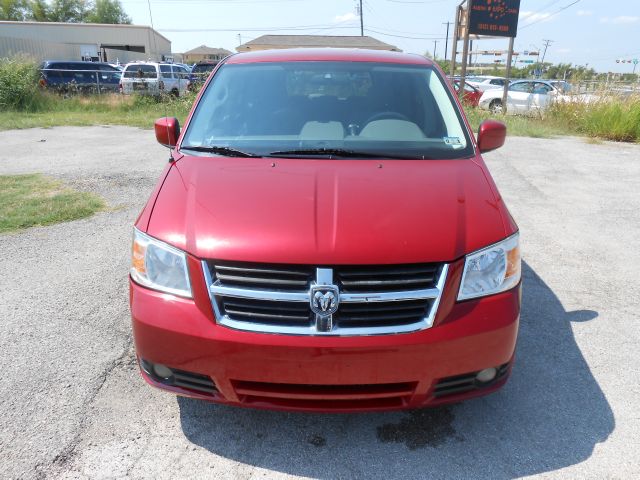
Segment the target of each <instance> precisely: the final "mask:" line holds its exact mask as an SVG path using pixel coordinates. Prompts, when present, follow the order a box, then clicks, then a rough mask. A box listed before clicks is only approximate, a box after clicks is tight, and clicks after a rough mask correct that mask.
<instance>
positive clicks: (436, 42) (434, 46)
mask: <svg viewBox="0 0 640 480" xmlns="http://www.w3.org/2000/svg"><path fill="white" fill-rule="evenodd" d="M437 48H438V40H434V41H433V59H434V60H435V59H436V49H437ZM445 51H446V50H445Z"/></svg>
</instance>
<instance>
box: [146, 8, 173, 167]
mask: <svg viewBox="0 0 640 480" xmlns="http://www.w3.org/2000/svg"><path fill="white" fill-rule="evenodd" d="M147 6H148V7H149V20H150V22H151V34H152V36H153V49H154V50H155V53H156V55H157V54H158V40H157V39H156V29H155V27H154V26H153V14H152V13H151V0H147ZM158 70H159V71H158V90H160V82H162V69H160V68H159V69H158ZM179 85H180V84H178V89H179ZM161 101H162V99H161ZM166 107H167V106H166V104H165V111H164V118H165V122H164V125H165V127H166V129H167V138H169V125H168V124H167V121H166V118H167V110H166ZM176 140H177V139H176ZM167 148H168V149H169V163H171V162H174V161H175V159H174V158H173V150H171V147H170V146H168V145H167Z"/></svg>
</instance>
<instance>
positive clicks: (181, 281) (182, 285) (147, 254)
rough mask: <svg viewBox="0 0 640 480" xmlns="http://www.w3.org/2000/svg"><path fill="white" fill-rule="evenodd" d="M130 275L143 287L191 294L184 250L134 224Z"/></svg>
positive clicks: (178, 293)
mask: <svg viewBox="0 0 640 480" xmlns="http://www.w3.org/2000/svg"><path fill="white" fill-rule="evenodd" d="M131 277H132V278H133V280H135V281H136V282H137V283H139V284H140V285H143V286H145V287H149V288H152V289H154V290H159V291H161V292H167V293H172V294H174V295H180V296H182V297H191V283H190V282H189V270H188V269H187V257H186V255H185V253H184V252H183V251H182V250H179V249H177V248H175V247H172V246H171V245H167V244H166V243H164V242H161V241H160V240H156V239H155V238H152V237H150V236H149V235H145V234H144V233H142V232H140V231H139V230H138V229H135V228H134V230H133V249H132V252H131Z"/></svg>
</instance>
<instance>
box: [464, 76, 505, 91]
mask: <svg viewBox="0 0 640 480" xmlns="http://www.w3.org/2000/svg"><path fill="white" fill-rule="evenodd" d="M508 82H509V80H507V79H506V78H503V77H493V76H489V75H486V76H474V77H469V78H468V79H467V83H468V84H469V85H472V86H474V87H476V88H477V89H478V90H482V91H483V92H484V91H486V90H493V89H495V88H502V87H504V84H505V83H508Z"/></svg>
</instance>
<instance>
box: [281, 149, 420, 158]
mask: <svg viewBox="0 0 640 480" xmlns="http://www.w3.org/2000/svg"><path fill="white" fill-rule="evenodd" d="M305 155H311V156H315V155H319V156H320V155H322V156H328V157H329V158H331V157H343V158H392V159H393V158H395V159H400V160H415V159H425V158H426V157H425V156H424V155H414V156H407V155H397V154H395V153H394V154H384V153H374V152H359V151H357V150H346V149H342V148H306V149H299V150H281V151H276V152H271V153H270V154H269V156H271V157H287V156H305Z"/></svg>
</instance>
